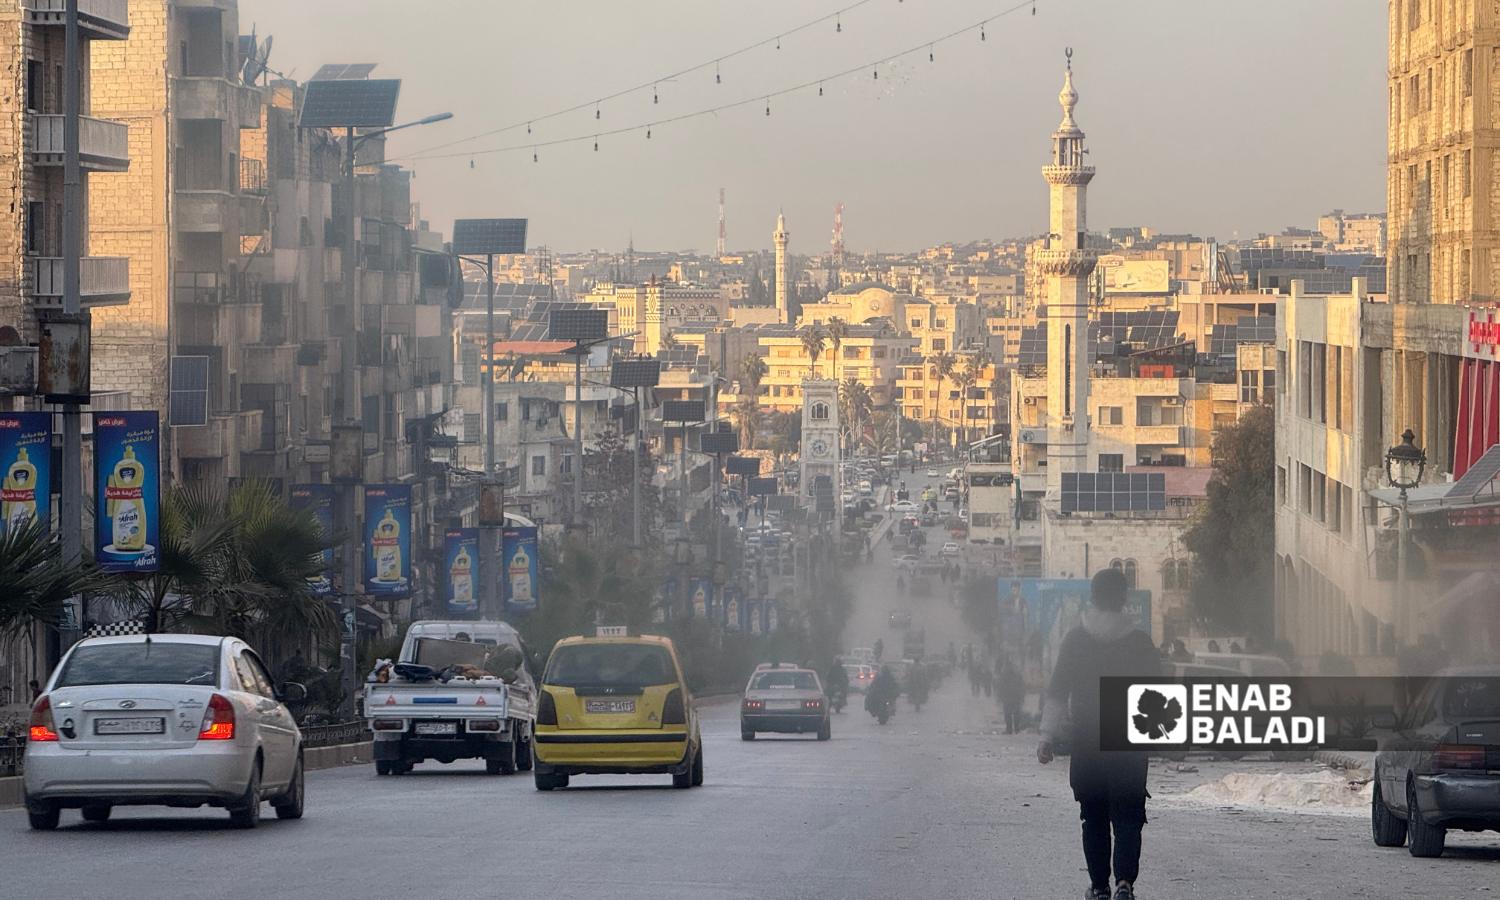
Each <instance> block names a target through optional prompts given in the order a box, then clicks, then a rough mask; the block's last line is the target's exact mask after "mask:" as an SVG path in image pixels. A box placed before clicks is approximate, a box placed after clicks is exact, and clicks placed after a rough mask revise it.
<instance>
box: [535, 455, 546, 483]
mask: <svg viewBox="0 0 1500 900" xmlns="http://www.w3.org/2000/svg"><path fill="white" fill-rule="evenodd" d="M531 474H532V475H534V476H536V477H537V478H542V477H545V476H546V474H547V457H545V456H533V457H532V458H531Z"/></svg>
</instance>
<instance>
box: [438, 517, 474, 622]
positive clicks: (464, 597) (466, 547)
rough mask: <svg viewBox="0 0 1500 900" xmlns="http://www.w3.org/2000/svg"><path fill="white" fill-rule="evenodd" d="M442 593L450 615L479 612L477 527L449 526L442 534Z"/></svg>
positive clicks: (466, 614)
mask: <svg viewBox="0 0 1500 900" xmlns="http://www.w3.org/2000/svg"><path fill="white" fill-rule="evenodd" d="M443 572H444V578H443V597H444V599H445V600H446V601H447V603H448V614H449V615H451V616H474V615H477V614H478V613H479V590H478V584H479V579H478V578H477V577H476V576H477V575H478V574H479V529H478V528H450V529H448V530H447V531H446V532H445V533H444V534H443Z"/></svg>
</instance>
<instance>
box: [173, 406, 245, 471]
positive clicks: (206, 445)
mask: <svg viewBox="0 0 1500 900" xmlns="http://www.w3.org/2000/svg"><path fill="white" fill-rule="evenodd" d="M262 416H263V413H262V412H261V411H260V410H258V409H249V410H244V411H243V412H238V413H231V414H229V415H210V416H209V417H208V424H207V425H189V426H178V427H176V428H173V429H172V438H173V440H174V441H176V442H177V451H178V453H179V454H181V456H182V457H183V458H184V459H224V460H227V459H230V458H231V457H238V456H239V455H240V454H241V453H247V452H254V451H256V450H259V449H260V448H261V420H262Z"/></svg>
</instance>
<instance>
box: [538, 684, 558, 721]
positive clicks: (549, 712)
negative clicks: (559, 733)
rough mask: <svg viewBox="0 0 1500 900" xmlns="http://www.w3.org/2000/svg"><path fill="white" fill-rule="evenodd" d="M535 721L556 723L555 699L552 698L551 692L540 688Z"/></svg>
mask: <svg viewBox="0 0 1500 900" xmlns="http://www.w3.org/2000/svg"><path fill="white" fill-rule="evenodd" d="M536 723H537V724H538V725H556V724H557V701H556V700H554V699H553V697H552V692H551V691H548V690H546V689H545V688H544V689H543V690H542V696H541V697H540V698H538V700H537V708H536Z"/></svg>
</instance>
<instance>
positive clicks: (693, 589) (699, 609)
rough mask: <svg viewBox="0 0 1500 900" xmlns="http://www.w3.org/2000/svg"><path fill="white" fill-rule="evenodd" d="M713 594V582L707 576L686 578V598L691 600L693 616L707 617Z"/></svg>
mask: <svg viewBox="0 0 1500 900" xmlns="http://www.w3.org/2000/svg"><path fill="white" fill-rule="evenodd" d="M713 595H714V585H713V582H711V581H709V580H708V579H707V578H691V579H688V598H689V599H690V600H691V601H692V615H693V618H695V619H706V618H708V612H709V607H710V606H712V605H713Z"/></svg>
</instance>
